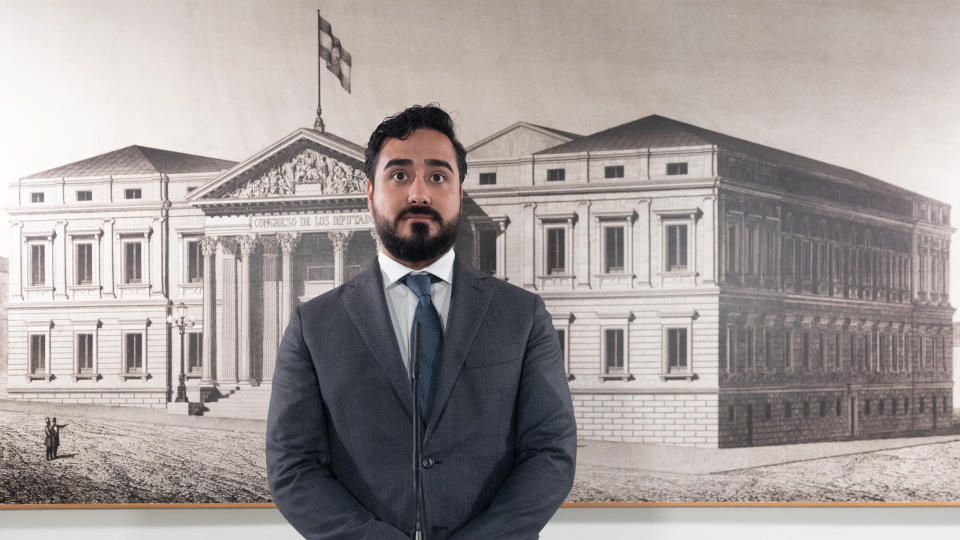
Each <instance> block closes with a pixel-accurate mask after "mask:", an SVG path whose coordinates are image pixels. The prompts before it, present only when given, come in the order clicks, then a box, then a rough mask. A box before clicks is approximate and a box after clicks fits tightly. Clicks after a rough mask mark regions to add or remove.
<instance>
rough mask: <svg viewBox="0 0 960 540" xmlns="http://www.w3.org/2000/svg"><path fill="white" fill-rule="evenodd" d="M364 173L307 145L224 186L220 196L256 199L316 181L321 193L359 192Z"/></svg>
mask: <svg viewBox="0 0 960 540" xmlns="http://www.w3.org/2000/svg"><path fill="white" fill-rule="evenodd" d="M366 179H367V177H366V176H365V175H364V173H363V171H362V170H360V169H357V168H354V167H351V166H350V165H347V164H346V163H343V162H342V161H339V160H337V159H334V158H332V157H330V156H327V155H324V154H321V153H320V152H318V151H316V150H314V149H312V148H308V149H306V150H304V151H302V152H300V153H299V154H297V155H296V156H295V157H294V158H293V159H291V160H289V161H286V162H284V163H282V164H280V165H278V166H276V167H272V168H271V169H270V170H268V171H267V172H266V173H264V174H262V175H261V176H260V177H259V178H256V179H253V180H250V181H248V182H247V183H246V184H244V185H242V186H240V187H239V188H234V189H229V188H228V189H227V190H225V193H223V194H215V195H214V196H218V195H219V196H220V197H224V198H237V199H257V198H263V197H281V196H284V195H293V194H295V193H296V192H297V186H298V185H300V184H320V192H321V193H322V194H324V195H334V194H341V193H361V192H363V191H364V182H365V181H366Z"/></svg>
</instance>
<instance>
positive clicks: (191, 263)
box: [187, 240, 203, 283]
mask: <svg viewBox="0 0 960 540" xmlns="http://www.w3.org/2000/svg"><path fill="white" fill-rule="evenodd" d="M202 281H203V254H202V252H201V251H200V241H199V240H189V241H188V242H187V283H200V282H202Z"/></svg>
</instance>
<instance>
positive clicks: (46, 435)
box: [43, 416, 53, 461]
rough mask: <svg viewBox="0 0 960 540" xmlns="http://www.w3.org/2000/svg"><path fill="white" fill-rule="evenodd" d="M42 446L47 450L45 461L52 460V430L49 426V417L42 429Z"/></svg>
mask: <svg viewBox="0 0 960 540" xmlns="http://www.w3.org/2000/svg"><path fill="white" fill-rule="evenodd" d="M43 446H44V447H45V448H46V449H47V455H46V459H47V461H50V460H51V459H53V428H52V427H51V426H50V417H49V416H48V417H47V425H46V426H44V428H43Z"/></svg>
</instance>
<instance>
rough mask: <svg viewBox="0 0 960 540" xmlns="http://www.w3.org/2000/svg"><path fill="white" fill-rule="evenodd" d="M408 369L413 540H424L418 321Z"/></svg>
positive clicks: (414, 330) (414, 325) (414, 327)
mask: <svg viewBox="0 0 960 540" xmlns="http://www.w3.org/2000/svg"><path fill="white" fill-rule="evenodd" d="M410 370H411V371H412V373H413V376H412V379H413V384H412V386H413V493H414V497H415V499H416V511H415V513H416V516H415V523H416V526H415V528H414V532H413V539H414V540H426V536H425V534H424V532H423V521H424V518H423V483H422V481H421V478H420V472H421V470H420V460H421V457H420V456H421V454H422V453H423V440H422V439H421V431H420V430H421V425H420V424H421V422H422V420H421V419H420V397H419V394H420V391H419V388H418V387H419V385H420V321H415V322H414V323H413V339H412V340H411V341H410Z"/></svg>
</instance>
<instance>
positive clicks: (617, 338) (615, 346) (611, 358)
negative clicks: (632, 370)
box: [603, 328, 624, 373]
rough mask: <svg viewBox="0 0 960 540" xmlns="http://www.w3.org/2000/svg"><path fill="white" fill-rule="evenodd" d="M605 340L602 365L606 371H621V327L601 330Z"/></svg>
mask: <svg viewBox="0 0 960 540" xmlns="http://www.w3.org/2000/svg"><path fill="white" fill-rule="evenodd" d="M603 338H604V342H605V350H604V359H603V361H604V365H605V366H606V368H607V373H623V372H624V370H623V329H622V328H608V329H606V330H604V331H603Z"/></svg>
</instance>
